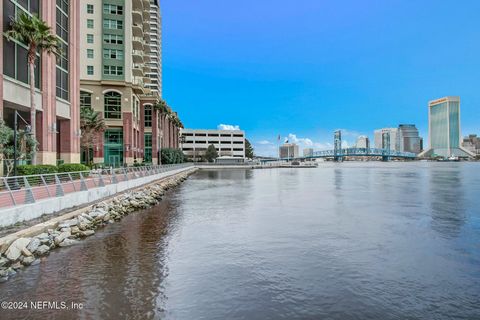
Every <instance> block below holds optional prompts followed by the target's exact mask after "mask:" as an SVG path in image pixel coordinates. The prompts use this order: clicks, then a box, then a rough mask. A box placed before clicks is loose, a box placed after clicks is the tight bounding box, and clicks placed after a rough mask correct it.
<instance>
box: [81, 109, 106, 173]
mask: <svg viewBox="0 0 480 320" xmlns="http://www.w3.org/2000/svg"><path fill="white" fill-rule="evenodd" d="M106 127H107V126H106V125H105V121H104V120H103V118H102V117H101V116H100V112H97V111H94V110H93V109H92V108H82V109H80V130H81V131H82V137H81V140H80V142H81V146H82V148H85V150H86V153H87V154H86V158H87V165H89V164H90V148H92V147H93V146H94V145H95V143H96V140H97V139H96V138H97V134H98V133H100V132H103V131H105V129H106Z"/></svg>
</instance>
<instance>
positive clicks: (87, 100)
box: [80, 91, 92, 108]
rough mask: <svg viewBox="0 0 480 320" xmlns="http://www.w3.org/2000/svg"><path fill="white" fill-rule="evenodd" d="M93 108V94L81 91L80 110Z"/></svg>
mask: <svg viewBox="0 0 480 320" xmlns="http://www.w3.org/2000/svg"><path fill="white" fill-rule="evenodd" d="M91 107H92V94H91V93H89V92H86V91H80V108H91Z"/></svg>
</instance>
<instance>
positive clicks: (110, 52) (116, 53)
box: [103, 49, 123, 60]
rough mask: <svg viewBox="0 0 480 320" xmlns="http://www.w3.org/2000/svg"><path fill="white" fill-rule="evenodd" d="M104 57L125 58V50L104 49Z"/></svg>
mask: <svg viewBox="0 0 480 320" xmlns="http://www.w3.org/2000/svg"><path fill="white" fill-rule="evenodd" d="M103 58H105V59H116V60H123V50H118V49H103Z"/></svg>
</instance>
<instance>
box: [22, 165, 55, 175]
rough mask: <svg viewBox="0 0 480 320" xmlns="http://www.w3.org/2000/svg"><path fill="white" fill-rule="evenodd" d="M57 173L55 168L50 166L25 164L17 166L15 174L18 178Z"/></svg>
mask: <svg viewBox="0 0 480 320" xmlns="http://www.w3.org/2000/svg"><path fill="white" fill-rule="evenodd" d="M56 172H58V169H57V166H54V165H50V164H37V165H31V164H25V165H20V166H17V174H18V175H19V176H30V175H34V174H47V173H56Z"/></svg>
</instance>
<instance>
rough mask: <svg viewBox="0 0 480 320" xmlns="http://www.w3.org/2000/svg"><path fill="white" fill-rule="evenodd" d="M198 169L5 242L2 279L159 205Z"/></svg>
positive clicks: (1, 249)
mask: <svg viewBox="0 0 480 320" xmlns="http://www.w3.org/2000/svg"><path fill="white" fill-rule="evenodd" d="M195 171H196V169H192V170H189V171H187V172H182V173H179V174H177V175H175V176H173V177H169V178H166V179H162V180H160V181H157V182H154V183H152V184H150V185H148V186H144V187H140V188H137V189H135V190H131V191H128V192H125V193H123V194H120V195H118V196H115V197H113V198H111V199H110V200H106V201H101V202H99V203H98V204H95V205H93V206H92V207H90V209H87V210H84V212H82V213H79V214H78V215H76V216H74V217H69V218H68V219H67V218H66V219H65V220H62V221H59V222H57V223H55V225H54V226H53V227H52V228H48V229H47V230H44V229H43V230H42V229H39V231H38V232H37V234H34V235H31V236H30V237H19V238H13V239H12V241H11V242H5V243H4V244H3V245H1V246H0V282H5V281H8V279H9V278H11V277H13V276H15V274H16V273H17V272H19V271H20V270H22V269H24V268H25V267H28V266H31V265H36V264H39V263H40V262H41V260H43V259H45V258H46V256H47V255H48V254H49V252H50V251H52V250H55V249H58V248H62V247H69V246H72V245H75V244H77V243H79V242H80V241H81V240H82V239H84V238H86V237H89V236H91V235H94V234H95V231H97V230H99V229H101V228H103V227H105V226H107V225H109V224H112V223H115V222H118V221H120V220H122V218H123V217H125V216H127V215H129V214H130V213H133V212H135V211H138V210H144V209H147V208H151V207H153V206H155V205H157V204H158V203H159V202H160V201H161V200H162V198H163V196H164V194H165V192H166V191H167V190H169V189H172V188H174V187H176V186H178V185H179V184H181V183H182V182H183V181H185V180H186V179H187V178H188V176H189V175H191V174H192V173H193V172H195ZM65 216H68V214H66V215H65ZM20 232H21V231H20ZM5 238H8V236H7V237H5Z"/></svg>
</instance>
